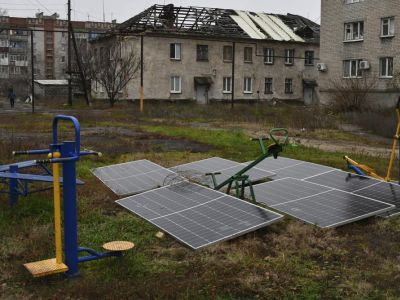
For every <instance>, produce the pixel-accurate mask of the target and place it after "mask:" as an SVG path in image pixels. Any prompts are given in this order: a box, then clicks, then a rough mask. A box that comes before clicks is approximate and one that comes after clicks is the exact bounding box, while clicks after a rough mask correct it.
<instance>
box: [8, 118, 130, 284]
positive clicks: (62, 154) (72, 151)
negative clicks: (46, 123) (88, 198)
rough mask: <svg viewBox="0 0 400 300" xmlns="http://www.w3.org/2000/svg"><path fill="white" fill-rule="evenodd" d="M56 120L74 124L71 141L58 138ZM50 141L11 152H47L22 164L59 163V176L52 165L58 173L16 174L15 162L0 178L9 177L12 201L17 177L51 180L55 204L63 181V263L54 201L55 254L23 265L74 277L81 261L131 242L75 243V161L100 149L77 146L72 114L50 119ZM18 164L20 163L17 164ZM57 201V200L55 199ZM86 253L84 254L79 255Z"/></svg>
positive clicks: (38, 273)
mask: <svg viewBox="0 0 400 300" xmlns="http://www.w3.org/2000/svg"><path fill="white" fill-rule="evenodd" d="M59 121H68V122H71V123H72V124H73V127H74V130H75V140H74V141H64V142H59V141H58V124H59ZM52 127H53V143H52V144H51V145H50V146H49V149H45V150H29V151H16V152H14V155H39V154H42V155H48V159H44V160H34V161H29V162H26V163H23V165H22V166H25V165H27V166H36V165H39V166H44V165H47V164H53V165H57V166H58V165H62V175H63V176H62V179H61V177H60V176H59V175H58V171H56V170H57V168H53V173H54V171H56V172H57V174H54V176H50V174H51V173H50V170H49V172H48V173H49V176H44V177H43V176H42V177H37V176H39V175H30V174H29V175H26V174H19V173H17V171H18V170H19V168H18V167H17V166H15V165H11V166H10V167H8V168H6V167H4V168H5V172H1V173H0V178H8V179H9V181H10V184H9V185H10V195H11V199H12V201H11V202H12V204H15V203H16V200H17V198H16V197H17V195H19V193H17V186H18V180H27V181H29V180H36V179H40V180H41V181H45V182H53V185H54V191H55V192H54V197H55V204H56V199H57V198H58V200H59V199H60V195H58V196H57V193H58V194H60V192H59V185H60V184H61V182H62V184H63V191H62V194H63V197H62V199H63V210H64V228H63V233H64V258H65V264H64V263H63V262H62V256H63V255H62V247H61V218H57V209H60V205H58V204H57V205H55V229H56V230H55V231H56V237H55V240H56V241H55V242H56V258H55V259H48V260H44V261H39V262H33V263H28V264H25V265H24V266H25V267H26V268H27V269H28V270H29V271H30V272H31V274H32V275H33V276H34V277H40V276H45V275H50V274H55V273H65V274H66V276H67V277H76V276H78V275H79V268H78V265H79V263H81V262H87V261H92V260H97V259H101V258H105V257H111V256H121V255H122V252H123V251H126V250H130V249H132V248H133V247H134V244H133V243H131V242H126V241H115V242H109V243H106V244H104V245H103V248H104V249H105V250H107V251H106V252H97V251H95V250H93V249H89V248H85V247H79V246H78V220H77V194H76V186H77V179H76V163H77V162H78V161H79V159H80V157H82V156H88V155H101V153H99V152H94V151H81V150H80V124H79V121H78V120H77V119H76V118H75V117H72V116H63V115H59V116H56V117H55V118H54V120H53V124H52ZM20 166H21V165H20ZM58 203H59V201H58ZM81 254H86V255H81Z"/></svg>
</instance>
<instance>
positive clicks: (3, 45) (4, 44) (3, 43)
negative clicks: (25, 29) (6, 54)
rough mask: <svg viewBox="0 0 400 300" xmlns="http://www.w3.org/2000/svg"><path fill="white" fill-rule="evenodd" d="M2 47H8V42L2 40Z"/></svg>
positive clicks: (0, 41) (0, 43)
mask: <svg viewBox="0 0 400 300" xmlns="http://www.w3.org/2000/svg"><path fill="white" fill-rule="evenodd" d="M0 47H8V40H0Z"/></svg>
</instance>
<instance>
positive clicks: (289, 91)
mask: <svg viewBox="0 0 400 300" xmlns="http://www.w3.org/2000/svg"><path fill="white" fill-rule="evenodd" d="M287 86H289V87H290V89H289V90H287V89H286V87H287ZM285 94H293V79H292V78H285Z"/></svg>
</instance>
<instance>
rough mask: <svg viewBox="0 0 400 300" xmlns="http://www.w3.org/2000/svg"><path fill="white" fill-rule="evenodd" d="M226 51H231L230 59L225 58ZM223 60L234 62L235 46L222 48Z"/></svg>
mask: <svg viewBox="0 0 400 300" xmlns="http://www.w3.org/2000/svg"><path fill="white" fill-rule="evenodd" d="M225 49H230V55H231V57H230V58H229V57H226V56H225V54H226V53H225ZM222 60H223V61H224V62H232V61H233V46H231V45H224V46H223V47H222Z"/></svg>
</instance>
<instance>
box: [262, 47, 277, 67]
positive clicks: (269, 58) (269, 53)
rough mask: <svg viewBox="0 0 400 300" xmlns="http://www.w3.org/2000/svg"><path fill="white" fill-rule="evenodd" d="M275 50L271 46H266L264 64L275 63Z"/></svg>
mask: <svg viewBox="0 0 400 300" xmlns="http://www.w3.org/2000/svg"><path fill="white" fill-rule="evenodd" d="M274 56H275V51H274V49H271V48H264V64H266V65H272V64H274Z"/></svg>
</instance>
